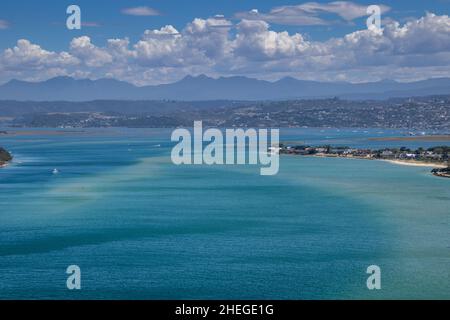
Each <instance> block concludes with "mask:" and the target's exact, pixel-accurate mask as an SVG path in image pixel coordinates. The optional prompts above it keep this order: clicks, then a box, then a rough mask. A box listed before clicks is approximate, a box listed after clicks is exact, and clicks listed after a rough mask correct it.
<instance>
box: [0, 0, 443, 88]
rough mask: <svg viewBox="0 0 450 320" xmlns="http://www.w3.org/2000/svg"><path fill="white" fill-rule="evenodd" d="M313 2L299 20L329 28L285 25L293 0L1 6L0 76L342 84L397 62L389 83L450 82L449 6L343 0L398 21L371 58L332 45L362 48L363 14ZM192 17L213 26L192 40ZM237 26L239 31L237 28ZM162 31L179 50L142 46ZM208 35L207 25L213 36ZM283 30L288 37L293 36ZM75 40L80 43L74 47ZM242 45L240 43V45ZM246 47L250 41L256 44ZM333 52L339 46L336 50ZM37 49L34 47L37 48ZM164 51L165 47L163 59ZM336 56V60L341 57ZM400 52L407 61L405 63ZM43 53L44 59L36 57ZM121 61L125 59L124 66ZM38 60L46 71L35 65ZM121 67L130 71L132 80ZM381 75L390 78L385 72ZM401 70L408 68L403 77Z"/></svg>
mask: <svg viewBox="0 0 450 320" xmlns="http://www.w3.org/2000/svg"><path fill="white" fill-rule="evenodd" d="M316 2H317V3H319V6H317V4H314V7H315V9H314V10H313V11H307V12H306V11H304V8H305V7H301V8H302V10H303V11H302V12H303V13H301V15H302V17H300V18H305V17H306V16H307V15H310V16H311V17H312V18H319V19H320V20H321V21H323V22H324V23H313V25H309V24H308V23H306V24H305V23H291V22H286V21H288V20H287V19H286V16H285V15H286V13H285V12H290V10H291V9H292V8H293V7H296V6H302V5H305V4H306V5H309V7H310V2H307V1H295V0H277V1H264V0H195V1H189V2H188V1H185V0H183V1H182V0H154V1H144V0H140V1H133V0H113V1H112V0H78V1H64V0H58V1H56V0H53V1H52V0H40V1H31V0H29V1H24V0H15V1H7V2H6V1H2V2H1V3H0V50H1V52H3V57H1V56H0V71H2V75H0V82H5V81H7V80H9V79H11V78H21V79H25V80H36V81H37V80H42V78H48V77H51V76H53V75H69V76H74V77H89V78H100V77H113V78H118V79H121V80H125V81H130V82H134V83H136V84H147V83H163V82H171V81H175V80H177V79H179V78H181V77H183V76H184V75H186V74H199V73H205V74H208V75H211V76H229V75H236V74H239V75H248V76H252V77H257V78H265V79H276V78H280V77H282V76H295V77H297V78H308V79H311V78H314V75H315V74H316V75H317V73H318V71H323V76H317V80H336V79H341V80H347V81H355V82H358V81H370V80H374V79H380V78H388V77H389V75H390V72H389V69H390V68H392V64H393V63H394V65H395V66H396V67H397V69H396V71H398V73H396V72H394V73H393V74H392V78H395V79H397V80H407V79H406V78H407V76H408V74H406V73H405V72H406V71H405V70H407V71H408V72H410V73H411V75H412V77H413V78H414V79H416V78H418V77H419V75H420V74H424V77H435V76H446V75H447V70H443V69H442V67H443V66H444V67H445V68H447V67H448V63H447V62H448V51H446V50H447V48H446V47H443V46H442V44H439V42H442V41H446V40H447V38H446V36H447V35H448V25H447V20H446V19H445V17H446V16H447V15H448V13H449V8H450V1H449V0H434V1H422V0H420V1H419V0H415V1H404V0H401V1H398V0H397V1H383V2H379V3H374V2H372V1H363V0H361V1H353V2H345V3H347V4H348V3H350V5H351V7H349V8H351V9H352V10H353V9H354V10H357V9H358V8H364V7H367V6H368V5H371V4H380V5H383V6H385V7H386V8H388V9H387V10H386V12H384V13H383V15H382V18H383V24H389V23H391V24H393V23H394V22H396V23H399V24H400V26H398V27H397V30H396V31H393V32H391V34H387V33H386V34H385V35H383V36H385V37H386V39H384V40H383V39H382V40H383V41H381V40H380V39H378V38H376V37H375V36H374V37H372V38H368V39H373V43H371V45H373V46H374V48H373V51H371V52H369V53H368V52H365V51H364V48H363V47H361V48H353V47H352V46H353V44H352V43H351V41H349V44H348V45H347V46H346V47H345V46H344V45H342V44H339V43H335V44H332V43H330V42H329V41H330V39H332V38H335V39H345V37H347V38H348V35H350V37H351V38H353V37H357V38H358V40H356V41H360V40H361V39H360V38H361V35H359V34H356V32H358V31H362V30H365V29H367V28H366V19H367V16H361V15H359V16H357V17H352V18H351V19H348V18H345V17H344V18H343V15H345V10H344V11H343V10H342V9H340V10H341V11H333V10H332V9H330V8H331V7H332V6H333V5H336V2H332V1H316ZM340 3H342V2H340ZM70 4H77V5H79V6H80V7H81V10H82V22H83V23H84V26H83V27H82V29H81V30H68V29H67V28H66V26H65V21H66V18H67V14H66V8H67V6H68V5H70ZM330 4H331V6H330ZM320 5H322V6H320ZM142 7H146V8H147V9H148V10H153V12H154V13H155V14H151V15H130V14H125V13H124V12H125V11H124V10H126V9H130V8H141V9H142ZM277 7H278V8H279V7H281V8H284V9H285V10H284V11H283V12H281V13H275V14H274V11H273V10H276V8H277ZM317 8H319V9H317ZM252 9H257V10H258V16H257V18H255V19H253V22H252V23H253V24H252V25H245V24H242V23H241V22H242V20H244V19H247V18H248V17H249V15H248V14H247V13H248V12H249V11H250V10H252ZM305 12H306V13H305ZM427 12H431V13H433V14H434V15H435V17H432V18H426V19H427V20H426V21H425V22H423V23H421V22H420V19H422V18H424V17H426V15H427ZM216 15H223V16H224V18H221V19H222V20H226V21H227V23H229V29H228V30H227V35H226V36H224V34H222V33H220V34H219V32H217V30H218V29H217V28H216V29H213V27H217V26H216V25H215V24H216V23H215V22H211V21H212V20H207V19H208V18H212V17H214V16H216ZM441 17H444V18H441ZM196 18H200V19H203V21H207V23H206V25H207V26H206V27H204V26H202V27H201V28H203V29H202V30H200V29H199V28H200V27H199V26H197V27H196V28H197V29H196V30H197V31H195V32H196V33H195V35H193V33H192V32H191V33H189V34H185V32H186V31H185V30H186V29H187V28H188V26H189V25H190V24H191V23H192V22H193V21H194V19H196ZM290 18H292V16H290ZM294 18H295V17H294ZM447 18H448V17H447ZM291 20H292V19H291ZM291 20H289V21H291ZM300 20H301V19H299V21H300ZM257 21H259V22H261V23H266V24H267V28H266V27H265V26H264V25H262V24H260V25H257ZM412 21H416V22H417V21H419V22H417V23H416V24H411V27H410V28H408V31H410V34H411V40H409V42H408V43H407V44H406V45H405V44H404V43H400V44H399V43H397V41H403V42H405V41H406V38H405V37H402V39H399V37H398V36H397V35H396V34H399V33H401V30H402V29H401V27H402V26H404V25H405V24H408V23H412ZM240 23H241V25H240V26H241V27H238V26H239V24H240ZM423 24H427V26H429V28H430V29H429V31H427V30H425V31H424V29H423ZM437 24H438V26H437V28H438V29H439V32H440V34H439V37H438V38H436V39H434V41H431V40H430V39H428V40H426V39H425V38H427V32H430V35H431V33H434V31H433V30H435V28H436V25H437ZM166 25H170V26H171V27H173V28H174V29H176V31H177V32H179V33H180V34H181V36H180V39H178V40H177V41H175V42H176V43H175V42H174V41H172V42H170V41H168V40H167V39H162V38H161V39H160V40H158V41H159V42H155V41H156V40H154V39H155V37H156V35H155V34H153V35H152V36H151V38H152V39H144V37H145V36H144V32H145V31H146V30H148V31H149V32H150V33H151V31H152V30H160V28H162V27H164V26H166ZM393 25H394V24H393ZM221 27H223V26H221ZM205 28H209V29H208V30H209V31H208V30H206V29H205ZM392 28H394V27H392ZM266 29H267V30H266ZM199 30H200V31H199ZM205 30H206V31H205ZM212 30H215V31H212ZM366 31H367V30H366ZM164 32H166V31H164ZM255 32H259V33H260V34H259V35H258V37H252V36H254V33H255ZM284 32H287V34H288V36H286V34H285V33H284ZM206 33H209V34H211V35H212V37H211V39H207V38H206V36H205V34H206ZM239 33H241V34H239ZM252 33H253V34H252ZM296 34H299V35H300V37H301V38H299V37H296V36H295V35H296ZM159 36H160V35H158V37H159ZM413 37H424V39H423V43H416V42H417V41H418V40H417V39H415V40H414V38H413ZM147 38H148V37H147ZM225 38H227V39H225ZM74 39H79V40H76V41H75V42H73V41H74ZM87 39H89V41H87ZM109 39H127V41H128V44H127V47H128V49H129V51H126V53H125V54H124V56H121V57H119V56H118V55H117V54H116V55H112V54H110V51H111V48H110V47H108V46H109V44H108V40H109ZM239 39H240V40H241V43H238V42H239ZM19 40H26V42H21V46H19V48H18V50H13V49H14V47H16V46H17V44H18V41H19ZM419 40H421V39H419ZM345 41H347V40H345ZM361 41H362V42H361V43H362V44H363V42H364V43H366V42H367V41H372V40H367V39H366V40H361ZM430 41H431V42H432V43H430ZM144 42H146V43H144ZM269 42H270V43H269ZM287 42H288V43H287ZM210 43H213V44H215V45H217V47H220V48H221V49H222V52H216V50H213V48H211V47H210ZM248 43H252V44H253V47H251V46H250V45H248ZM410 43H415V45H411V48H409V49H410V50H411V51H408V52H402V50H404V48H405V46H406V47H410ZM71 44H72V45H71ZM192 45H198V47H197V48H195V49H196V52H192V48H189V46H192ZM333 45H336V46H337V47H336V48H332V47H330V46H333ZM366 45H367V43H366ZM430 45H431V46H434V45H436V50H428V49H427V50H425V51H430V52H423V51H424V50H423V49H421V48H423V46H427V47H428V48H429V46H430ZM35 46H38V47H39V49H38V48H36V47H35ZM135 46H137V47H135ZM170 46H172V47H170ZM182 46H184V49H183V50H184V51H183V52H181V51H182V49H180V47H182ZM264 46H266V47H264ZM369 46H370V45H369ZM344 47H345V48H344ZM30 48H31V49H32V50H31V49H30ZM160 48H169V49H167V50H166V51H164V52H159V49H160ZM229 48H231V49H229ZM29 49H30V50H29ZM128 49H127V50H128ZM409 49H408V50H409ZM8 50H13V52H7V51H8ZM39 50H40V51H39ZM258 50H259V51H258ZM327 50H329V52H327V53H325V54H324V53H323V52H325V51H327ZM345 50H351V51H352V53H354V52H355V51H354V50H361V55H367V57H366V58H364V57H362V56H361V57H359V56H355V57H354V58H353V61H345V60H346V59H345V56H346V52H345ZM380 50H390V51H389V52H386V55H384V56H382V55H380V54H379V51H380ZM102 51H103V52H102ZM188 51H190V52H188ZM231 51H232V52H231ZM334 51H336V52H338V53H337V54H335V53H333V52H334ZM341 51H342V52H341ZM124 52H125V51H124ZM64 53H68V54H69V55H70V57H69V58H73V60H71V61H70V62H68V60H67V59H68V57H66V56H64ZM316 54H319V55H320V56H321V57H322V58H321V61H320V63H318V64H317V65H313V66H312V67H311V66H310V65H311V64H314V63H315V62H314V61H315V60H314V59H312V58H313V57H314V55H316ZM402 54H403V56H401V55H402ZM419 54H420V57H419ZM38 55H40V57H39V58H38V57H37V56H38ZM108 55H109V56H108ZM196 55H197V57H198V56H199V55H204V57H203V60H204V61H205V65H202V63H201V61H196V59H195V56H196ZM95 58H97V59H101V58H103V59H106V60H105V61H108V63H109V68H108V66H107V65H106V64H108V63H104V64H102V63H101V62H99V61H95V60H94V59H95ZM421 58H427V59H428V58H429V59H431V58H433V59H436V58H437V61H436V64H435V65H430V64H428V65H424V63H423V62H422V63H421V64H422V65H419V63H418V62H417V63H414V62H413V60H420V59H421ZM20 59H23V60H20ZM124 59H126V60H127V61H126V62H125V61H124ZM334 59H335V60H336V63H334V64H333V62H331V61H332V60H334ZM389 59H390V60H389ZM38 60H39V61H38ZM50 60H58V61H60V60H64V63H62V64H60V65H58V63H51V62H49V61H50ZM75 60H76V61H75ZM394 60H395V61H394ZM21 63H22V66H23V65H25V66H26V65H28V67H29V68H28V69H25V67H22V69H21V68H20V64H21ZM39 63H41V64H40V65H39ZM286 63H288V64H289V68H283V65H286ZM378 63H379V64H380V69H379V70H378V71H377V70H376V68H374V67H376V65H377V64H378ZM15 64H17V65H15ZM119 64H121V66H120V67H121V68H123V70H122V71H121V72H116V71H115V70H112V69H113V68H114V67H119ZM125 67H127V68H128V69H130V70H129V72H128V74H127V72H126V70H125V69H124V68H125ZM383 68H384V69H383ZM33 70H34V71H33ZM42 70H45V72H42ZM346 70H347V71H346ZM349 70H350V71H349ZM383 70H385V71H384V72H383ZM401 70H404V71H403V73H401ZM136 72H142V73H145V72H147V73H148V74H150V73H152V74H153V77H151V76H149V75H147V76H145V75H140V76H139V77H137V76H136V77H134V78H133V73H136ZM367 74H369V76H367ZM364 75H366V76H364Z"/></svg>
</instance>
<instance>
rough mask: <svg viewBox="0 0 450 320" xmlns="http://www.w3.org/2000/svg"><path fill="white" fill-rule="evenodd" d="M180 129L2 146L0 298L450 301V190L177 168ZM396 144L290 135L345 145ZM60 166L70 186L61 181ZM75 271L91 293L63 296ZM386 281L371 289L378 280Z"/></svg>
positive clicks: (413, 177) (345, 166)
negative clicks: (374, 271)
mask: <svg viewBox="0 0 450 320" xmlns="http://www.w3.org/2000/svg"><path fill="white" fill-rule="evenodd" d="M170 133H171V130H165V129H161V130H156V129H108V130H105V129H102V130H100V129H92V130H89V132H88V133H84V134H68V135H62V136H55V135H52V136H49V135H47V136H46V135H32V136H5V137H1V138H0V139H1V140H0V145H2V146H4V147H7V148H8V149H9V150H11V151H12V152H13V153H14V156H15V161H14V163H13V164H12V165H10V166H9V167H7V168H2V169H0V298H3V299H16V298H33V299H43V298H46V299H48V298H50V299H52V298H63V299H79V298H92V299H211V298H215V299H344V298H354V299H357V298H368V299H379V298H416V299H418V298H441V299H449V298H450V280H449V279H450V228H449V227H450V180H449V179H443V178H437V177H434V176H432V175H430V173H429V171H430V169H429V168H424V167H406V166H398V165H393V164H390V163H386V162H381V161H366V160H351V159H319V158H306V157H295V156H283V157H282V158H281V164H280V172H279V174H278V175H276V176H260V175H259V167H257V166H213V167H208V166H180V167H178V166H175V165H173V164H172V163H171V161H170V147H171V144H170V143H169V138H170ZM398 134H401V133H400V132H397V131H392V130H379V129H377V130H366V129H364V130H354V129H349V130H346V129H341V130H336V129H325V130H323V129H287V130H283V131H282V140H292V141H303V142H305V143H307V144H323V143H329V144H336V145H337V144H338V145H349V146H358V147H363V146H371V147H384V146H411V147H417V146H432V145H442V144H445V143H437V142H433V143H417V142H389V143H386V142H379V141H369V140H368V138H369V137H374V136H391V135H398ZM54 168H57V169H58V170H59V174H57V175H53V174H52V170H53V169H54ZM73 264H76V265H79V266H80V268H81V272H82V289H81V290H80V291H69V290H68V289H67V288H66V278H67V275H66V274H65V270H66V268H67V266H69V265H73ZM372 264H376V265H379V266H380V267H381V271H382V289H381V290H378V291H369V290H368V289H367V287H366V279H367V276H368V275H367V274H366V273H365V272H366V268H367V267H368V266H369V265H372Z"/></svg>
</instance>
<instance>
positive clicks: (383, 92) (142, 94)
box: [0, 75, 450, 101]
mask: <svg viewBox="0 0 450 320" xmlns="http://www.w3.org/2000/svg"><path fill="white" fill-rule="evenodd" d="M445 94H450V78H436V79H429V80H422V81H416V82H410V83H402V82H396V81H386V80H385V81H378V82H370V83H358V84H353V83H348V82H316V81H307V80H297V79H294V78H290V77H287V78H283V79H280V80H278V81H275V82H269V81H264V80H257V79H252V78H247V77H239V76H236V77H227V78H225V77H222V78H217V79H214V78H210V77H207V76H205V75H200V76H197V77H192V76H187V77H185V78H183V79H182V80H180V81H178V82H175V83H171V84H161V85H155V86H144V87H137V86H135V85H133V84H130V83H127V82H124V81H118V80H114V79H99V80H89V79H82V80H76V79H73V78H70V77H57V78H52V79H49V80H47V81H43V82H26V81H20V80H11V81H9V82H8V83H6V84H4V85H2V86H0V100H17V101H92V100H178V101H183V100H184V101H206V100H287V99H305V98H329V97H335V96H336V97H340V98H346V99H376V100H378V99H388V98H393V97H414V96H424V95H445Z"/></svg>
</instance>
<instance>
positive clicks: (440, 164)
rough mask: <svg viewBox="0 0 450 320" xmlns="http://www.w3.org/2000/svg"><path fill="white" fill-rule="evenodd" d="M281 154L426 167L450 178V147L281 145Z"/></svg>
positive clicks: (438, 174)
mask: <svg viewBox="0 0 450 320" xmlns="http://www.w3.org/2000/svg"><path fill="white" fill-rule="evenodd" d="M279 148H280V149H279V150H280V154H288V155H300V156H315V157H332V158H337V157H340V158H355V159H368V160H386V161H390V162H394V163H399V164H409V165H424V166H430V167H434V169H433V170H432V171H431V172H432V173H433V174H434V175H435V176H439V177H446V178H450V159H449V155H450V147H449V146H438V147H432V148H428V149H425V148H418V149H416V150H412V149H409V148H406V147H401V148H383V149H377V150H373V149H365V148H362V149H361V148H351V147H345V146H330V145H325V146H306V145H288V144H280V146H279Z"/></svg>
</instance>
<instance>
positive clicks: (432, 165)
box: [380, 159, 447, 168]
mask: <svg viewBox="0 0 450 320" xmlns="http://www.w3.org/2000/svg"><path fill="white" fill-rule="evenodd" d="M380 161H385V162H389V163H393V164H398V165H402V166H413V167H429V168H447V166H446V165H445V164H439V163H433V162H421V161H414V160H384V159H382V160H380Z"/></svg>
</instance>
